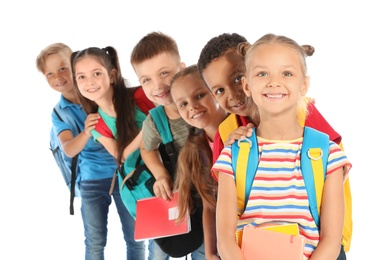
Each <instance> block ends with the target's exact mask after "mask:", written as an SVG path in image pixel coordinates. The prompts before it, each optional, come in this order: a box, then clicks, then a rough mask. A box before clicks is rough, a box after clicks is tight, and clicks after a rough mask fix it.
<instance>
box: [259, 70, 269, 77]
mask: <svg viewBox="0 0 390 260" xmlns="http://www.w3.org/2000/svg"><path fill="white" fill-rule="evenodd" d="M267 75H268V74H267V72H265V71H260V72H259V73H257V76H258V77H265V76H267Z"/></svg>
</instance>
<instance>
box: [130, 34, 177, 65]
mask: <svg viewBox="0 0 390 260" xmlns="http://www.w3.org/2000/svg"><path fill="white" fill-rule="evenodd" d="M164 52H166V53H170V54H172V55H174V56H176V57H177V59H178V61H180V54H179V48H178V47H177V44H176V41H175V40H174V39H173V38H172V37H170V36H168V35H166V34H164V33H162V32H151V33H148V34H147V35H145V36H144V37H143V38H142V39H141V40H140V41H139V42H138V43H137V44H136V45H135V47H134V48H133V51H132V52H131V55H130V63H131V64H132V65H133V66H134V65H135V64H139V63H141V62H143V61H145V60H148V59H150V58H153V57H155V56H157V55H159V54H161V53H164Z"/></svg>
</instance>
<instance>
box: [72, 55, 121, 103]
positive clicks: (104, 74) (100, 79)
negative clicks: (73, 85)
mask: <svg viewBox="0 0 390 260" xmlns="http://www.w3.org/2000/svg"><path fill="white" fill-rule="evenodd" d="M74 70H75V71H74V73H75V78H76V82H77V87H78V89H79V91H80V93H81V95H83V96H84V97H86V98H88V99H89V100H92V101H95V102H98V101H99V100H101V99H107V98H111V97H112V93H113V89H112V88H111V81H112V80H111V78H110V75H109V73H108V71H107V69H106V68H105V67H104V66H103V65H102V64H101V63H100V62H99V61H98V60H97V59H96V58H94V57H92V56H88V55H86V56H84V57H83V58H81V59H79V60H78V61H77V62H76V64H75V65H74ZM112 78H113V77H112Z"/></svg>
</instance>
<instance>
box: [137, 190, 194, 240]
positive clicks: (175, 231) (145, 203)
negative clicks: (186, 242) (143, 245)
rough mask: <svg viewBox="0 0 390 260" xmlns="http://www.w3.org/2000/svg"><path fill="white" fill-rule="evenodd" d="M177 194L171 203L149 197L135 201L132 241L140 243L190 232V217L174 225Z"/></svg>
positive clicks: (176, 212)
mask: <svg viewBox="0 0 390 260" xmlns="http://www.w3.org/2000/svg"><path fill="white" fill-rule="evenodd" d="M177 199H178V192H177V191H176V192H174V197H173V198H172V200H171V201H165V200H163V199H162V198H158V197H151V198H146V199H140V200H138V201H137V208H136V210H137V212H136V220H135V224H134V225H135V227H134V240H135V241H142V240H148V239H155V238H160V237H169V236H175V235H181V234H186V233H188V232H190V231H191V221H190V217H189V216H187V218H186V219H185V221H183V222H181V223H179V224H176V219H177V215H178V208H177Z"/></svg>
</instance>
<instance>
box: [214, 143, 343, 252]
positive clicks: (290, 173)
mask: <svg viewBox="0 0 390 260" xmlns="http://www.w3.org/2000/svg"><path fill="white" fill-rule="evenodd" d="M257 140H258V148H259V149H258V150H259V155H260V154H261V159H260V160H259V162H258V168H257V172H256V176H255V179H254V181H253V185H252V189H251V192H250V195H249V199H248V204H247V207H246V209H245V211H244V213H243V214H242V215H241V217H240V218H239V219H238V222H237V230H242V229H243V227H244V226H245V225H254V226H258V225H261V224H264V223H269V222H279V223H280V222H281V223H289V222H292V223H298V226H299V233H300V235H301V236H303V237H304V238H305V250H304V255H305V256H304V257H305V258H309V257H310V255H311V254H312V252H313V250H314V249H315V248H316V246H317V244H318V241H319V231H318V228H317V226H316V224H315V222H314V219H313V217H312V216H311V213H310V209H309V201H308V195H307V192H306V188H305V183H304V181H303V177H302V173H301V168H300V154H301V148H302V141H303V138H302V137H301V138H298V139H295V140H288V141H284V140H283V141H281V140H277V141H275V140H266V139H263V138H261V137H257ZM344 166H347V167H348V168H349V167H350V163H349V161H348V159H347V157H346V156H345V153H344V152H343V151H342V150H341V149H340V147H339V146H338V145H337V144H336V143H334V142H333V141H330V146H329V157H328V166H327V176H328V175H329V174H332V172H334V171H335V170H337V169H339V168H340V167H344ZM212 171H213V172H214V173H215V174H218V173H219V174H221V173H223V174H227V175H229V176H231V177H232V178H234V173H233V169H232V156H231V146H226V147H225V148H224V149H223V151H222V152H221V154H220V156H219V158H218V160H217V161H216V163H215V164H214V166H213V168H212ZM345 172H347V171H345ZM345 177H346V176H344V178H345ZM305 258H304V259H305Z"/></svg>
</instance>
